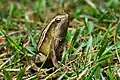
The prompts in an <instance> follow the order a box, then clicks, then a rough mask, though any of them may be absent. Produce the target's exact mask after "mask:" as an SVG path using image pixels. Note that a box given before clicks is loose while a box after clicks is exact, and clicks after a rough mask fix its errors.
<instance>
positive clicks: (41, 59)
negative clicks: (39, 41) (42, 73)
mask: <svg viewBox="0 0 120 80" xmlns="http://www.w3.org/2000/svg"><path fill="white" fill-rule="evenodd" d="M44 61H46V56H45V55H44V54H42V53H39V54H37V55H35V56H33V57H32V60H31V66H32V69H33V70H35V71H39V67H38V66H37V65H36V63H40V62H44Z"/></svg>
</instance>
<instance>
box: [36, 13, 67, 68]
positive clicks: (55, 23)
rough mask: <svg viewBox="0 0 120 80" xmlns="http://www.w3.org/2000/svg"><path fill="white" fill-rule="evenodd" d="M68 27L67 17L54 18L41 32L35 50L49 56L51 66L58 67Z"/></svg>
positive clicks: (65, 15) (64, 15)
mask: <svg viewBox="0 0 120 80" xmlns="http://www.w3.org/2000/svg"><path fill="white" fill-rule="evenodd" d="M68 26H69V20H68V15H67V14H63V15H58V16H56V17H55V18H54V19H53V20H52V21H51V22H50V23H49V25H48V26H47V27H46V28H45V29H44V30H43V32H42V34H41V37H40V39H39V42H38V47H37V50H38V52H39V53H42V54H44V55H45V56H47V55H50V57H51V60H52V62H53V65H54V66H55V67H58V60H61V56H62V53H63V52H64V50H65V45H66V33H67V29H68Z"/></svg>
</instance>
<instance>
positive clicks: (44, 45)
mask: <svg viewBox="0 0 120 80" xmlns="http://www.w3.org/2000/svg"><path fill="white" fill-rule="evenodd" d="M50 25H51V26H47V27H46V28H45V29H44V30H43V32H42V34H41V37H40V41H41V42H39V43H38V45H40V46H39V47H38V48H39V49H38V51H39V52H41V53H43V54H45V55H47V54H49V51H50V50H49V49H50V44H51V41H52V40H53V39H54V33H55V27H56V24H55V23H54V22H52V23H51V24H50ZM45 30H46V31H45ZM43 36H44V37H43Z"/></svg>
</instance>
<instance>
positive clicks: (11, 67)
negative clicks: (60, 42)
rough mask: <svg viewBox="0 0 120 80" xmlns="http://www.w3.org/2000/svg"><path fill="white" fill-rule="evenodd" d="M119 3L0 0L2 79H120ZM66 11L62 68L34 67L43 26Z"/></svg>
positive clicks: (110, 1)
mask: <svg viewBox="0 0 120 80" xmlns="http://www.w3.org/2000/svg"><path fill="white" fill-rule="evenodd" d="M73 4H74V5H73ZM119 7H120V1H119V0H108V1H104V0H100V1H96V0H74V1H73V0H59V1H58V2H57V1H55V0H49V1H47V0H35V1H32V0H21V1H17V0H14V1H4V0H0V80H14V79H16V80H22V79H28V80H29V79H30V80H34V79H38V80H39V79H41V78H43V79H46V80H47V79H53V78H54V79H59V80H63V79H65V80H119V79H120V21H119V18H120V15H119V11H120V8H119ZM63 13H68V14H69V15H70V24H69V29H68V32H67V36H66V39H67V45H66V46H67V49H66V52H65V53H64V55H63V56H62V60H61V61H59V64H60V66H59V68H57V69H53V68H44V67H42V68H41V70H40V71H38V72H33V71H31V64H30V57H33V56H34V55H36V54H37V50H36V46H37V41H38V39H39V36H40V33H41V31H42V29H43V28H44V26H45V25H47V24H48V22H49V21H50V20H51V19H52V18H53V17H54V16H55V15H57V14H63ZM40 67H41V65H40Z"/></svg>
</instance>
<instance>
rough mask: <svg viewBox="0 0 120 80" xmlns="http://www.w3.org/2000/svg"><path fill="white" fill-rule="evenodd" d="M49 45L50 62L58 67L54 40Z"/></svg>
mask: <svg viewBox="0 0 120 80" xmlns="http://www.w3.org/2000/svg"><path fill="white" fill-rule="evenodd" d="M50 47H51V48H50V57H51V60H52V63H53V65H54V66H55V67H58V60H57V57H56V51H55V43H54V40H53V41H52V43H51V46H50Z"/></svg>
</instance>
